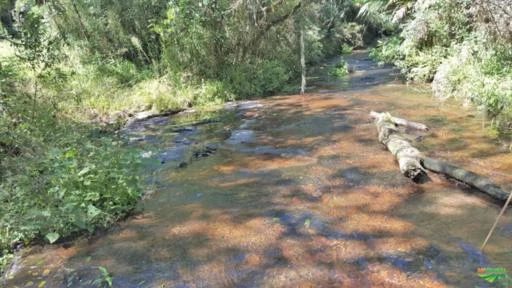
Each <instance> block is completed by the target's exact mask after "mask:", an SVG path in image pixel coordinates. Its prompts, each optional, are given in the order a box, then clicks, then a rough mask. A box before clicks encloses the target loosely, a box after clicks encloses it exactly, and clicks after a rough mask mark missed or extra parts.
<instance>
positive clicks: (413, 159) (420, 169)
mask: <svg viewBox="0 0 512 288" xmlns="http://www.w3.org/2000/svg"><path fill="white" fill-rule="evenodd" d="M370 116H371V117H372V118H373V119H376V126H377V131H378V132H379V142H381V143H382V144H384V145H386V147H387V148H388V150H389V151H390V152H391V153H392V154H393V155H394V156H395V157H396V159H397V161H398V165H399V167H400V172H401V173H402V174H403V175H405V176H406V177H408V178H411V179H413V180H415V181H416V180H417V179H419V177H420V176H421V175H424V174H425V173H426V171H425V169H427V170H430V171H433V172H435V173H440V174H443V175H446V176H448V177H450V178H453V179H455V180H457V181H460V182H463V183H465V184H467V185H469V186H471V187H474V188H476V189H478V190H480V191H482V192H484V193H486V194H488V195H490V196H491V197H493V198H495V199H498V200H501V201H505V200H507V198H508V196H509V193H508V192H506V191H504V190H503V189H501V188H500V187H499V186H498V185H496V184H494V183H493V182H492V181H491V180H490V179H488V178H485V177H483V176H480V175H478V174H476V173H474V172H471V171H468V170H465V169H462V168H460V167H457V166H455V165H452V164H450V163H447V162H444V161H441V160H437V159H433V158H428V157H424V156H423V155H422V154H421V152H420V151H419V150H418V149H416V148H415V147H413V146H412V145H411V144H410V143H409V141H407V140H406V139H405V138H404V137H403V136H401V135H400V131H399V130H398V128H397V125H402V126H407V127H410V128H414V129H418V130H423V131H426V130H428V127H427V126H426V125H424V124H421V123H417V122H411V121H407V120H405V119H402V118H397V117H393V116H391V115H390V114H389V113H378V112H374V111H372V112H371V113H370Z"/></svg>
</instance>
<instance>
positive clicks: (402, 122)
mask: <svg viewBox="0 0 512 288" xmlns="http://www.w3.org/2000/svg"><path fill="white" fill-rule="evenodd" d="M383 114H388V115H389V113H379V112H375V111H372V112H370V116H371V117H372V118H373V119H379V118H380V117H382V116H383ZM389 117H390V120H391V122H393V123H395V124H396V125H400V126H404V127H409V128H413V129H416V130H420V131H428V129H429V128H428V127H427V125H425V124H422V123H418V122H413V121H408V120H405V119H402V118H398V117H393V116H391V115H389Z"/></svg>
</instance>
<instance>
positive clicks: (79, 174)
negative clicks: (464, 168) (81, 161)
mask: <svg viewBox="0 0 512 288" xmlns="http://www.w3.org/2000/svg"><path fill="white" fill-rule="evenodd" d="M90 170H91V168H90V167H89V166H87V167H85V168H84V169H82V170H80V172H78V176H82V175H84V174H86V173H87V172H89V171H90Z"/></svg>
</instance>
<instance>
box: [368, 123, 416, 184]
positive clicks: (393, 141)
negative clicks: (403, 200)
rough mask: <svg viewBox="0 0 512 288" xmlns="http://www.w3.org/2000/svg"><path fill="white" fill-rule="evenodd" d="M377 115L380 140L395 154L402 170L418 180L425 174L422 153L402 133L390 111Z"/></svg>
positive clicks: (404, 173) (406, 174) (409, 176)
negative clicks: (421, 160) (421, 158)
mask: <svg viewBox="0 0 512 288" xmlns="http://www.w3.org/2000/svg"><path fill="white" fill-rule="evenodd" d="M375 116H376V119H377V121H376V125H377V130H378V132H379V141H380V142H381V143H382V144H384V145H385V146H386V147H387V148H388V150H389V151H390V152H391V154H393V155H394V156H395V157H396V159H397V161H398V165H399V167H400V172H401V173H402V174H403V175H404V176H406V177H408V178H411V179H412V180H414V181H416V180H418V179H419V177H421V176H422V175H424V174H425V170H424V169H423V167H422V166H421V163H420V161H419V159H420V156H421V153H420V151H419V150H418V149H416V148H414V147H413V146H412V145H411V144H410V143H409V142H408V141H407V140H406V139H405V138H404V137H402V136H401V135H400V131H399V130H398V129H397V127H396V125H395V123H394V121H393V117H392V116H391V115H389V114H388V113H379V115H375Z"/></svg>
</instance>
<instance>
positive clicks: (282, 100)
mask: <svg viewBox="0 0 512 288" xmlns="http://www.w3.org/2000/svg"><path fill="white" fill-rule="evenodd" d="M348 62H349V64H350V67H351V69H352V70H354V71H353V73H352V74H350V75H349V76H348V77H346V78H345V79H339V78H336V77H333V76H329V73H328V71H329V69H330V66H332V65H334V62H332V63H328V64H327V65H326V66H324V67H319V68H318V69H315V72H314V74H313V75H315V77H311V78H310V79H309V83H311V89H309V92H308V93H306V94H305V95H287V96H276V97H270V98H265V99H261V100H254V101H245V102H236V103H230V104H228V105H226V107H225V108H224V109H221V110H219V111H213V112H210V113H208V114H207V115H206V116H207V117H208V119H210V120H211V121H203V122H202V123H201V125H192V124H193V123H194V121H195V119H196V118H197V117H201V119H204V117H205V115H204V113H203V115H201V116H198V115H197V113H196V114H194V113H182V114H180V115H178V116H171V117H159V118H153V119H150V120H147V121H146V122H139V123H137V124H134V125H132V127H130V129H128V131H127V137H128V138H129V139H130V141H131V143H132V144H131V145H136V146H138V147H140V148H141V149H142V150H144V153H142V156H141V157H145V158H144V162H145V164H144V165H145V167H146V168H145V174H146V178H147V179H146V180H145V182H146V185H145V190H146V194H145V196H144V199H143V200H142V201H141V202H140V204H139V206H138V207H137V210H136V213H135V215H134V216H132V217H129V218H128V219H126V220H125V221H123V222H121V223H119V224H118V225H117V226H115V227H113V228H112V229H110V230H109V231H107V232H104V233H98V235H96V236H93V237H91V238H79V239H77V240H75V241H72V242H69V243H64V244H59V245H47V246H44V247H39V246H35V247H31V248H30V249H26V250H25V251H24V252H22V253H20V255H19V256H18V257H17V260H16V262H15V266H14V267H13V269H11V272H10V274H9V275H8V276H9V279H7V280H6V282H5V284H6V286H7V287H16V286H18V287H103V286H105V285H108V284H107V283H108V281H110V280H111V281H112V282H113V286H114V287H489V286H487V285H486V283H485V282H483V280H481V279H480V278H479V277H478V275H477V274H476V269H477V268H478V267H504V268H507V269H508V270H509V271H512V241H511V238H512V215H511V214H510V213H507V214H505V216H504V217H503V218H502V220H501V222H500V224H499V225H498V228H497V230H496V231H495V233H494V235H493V237H492V238H491V240H490V242H489V243H488V246H487V248H486V250H485V253H481V252H480V251H479V249H478V247H479V246H480V245H481V243H482V241H483V240H484V238H485V236H486V234H487V232H488V230H489V228H490V227H491V225H492V223H493V221H494V219H495V218H496V216H497V214H498V212H499V210H500V203H497V202H495V201H493V200H492V199H490V198H489V197H487V196H486V195H483V194H482V193H480V192H478V191H475V190H472V189H469V188H468V187H465V186H464V185H462V184H460V183H456V182H454V181H451V180H448V179H445V178H444V177H442V176H439V175H434V174H432V173H431V174H430V177H431V181H430V182H427V183H424V184H415V183H412V182H411V181H410V180H409V179H407V178H405V177H403V176H402V175H400V173H399V170H398V167H397V163H396V162H395V160H394V157H393V156H392V155H391V154H390V153H389V152H388V151H386V149H385V147H383V146H382V145H381V144H379V143H378V141H377V132H376V128H375V126H374V124H373V123H372V122H371V121H370V120H369V115H368V114H369V112H370V111H371V110H375V111H389V112H391V113H392V114H393V115H395V116H398V117H402V118H406V119H409V120H413V121H417V122H422V123H425V124H427V125H428V126H430V127H431V129H430V131H429V132H427V133H419V132H414V131H410V134H409V136H408V137H410V139H411V141H412V143H413V145H415V146H416V147H418V148H419V149H420V150H421V151H423V152H424V153H425V154H426V155H428V156H430V157H435V158H440V159H443V160H447V161H449V162H452V163H455V164H457V165H460V166H463V167H465V168H467V169H469V170H472V171H474V172H477V173H480V174H481V175H484V176H488V177H490V178H491V179H493V180H494V181H495V182H496V183H498V184H500V185H502V187H504V188H506V189H509V190H510V189H512V185H511V183H512V175H511V173H510V171H512V153H510V151H509V150H508V149H507V147H506V146H505V145H504V144H503V143H501V142H500V141H498V140H496V139H494V138H492V137H490V136H489V135H488V132H487V130H486V129H484V128H482V118H481V115H480V114H479V113H477V112H475V110H474V109H471V108H464V107H462V105H461V104H460V103H458V102H450V101H448V102H444V103H441V102H438V101H437V100H436V99H434V98H432V96H431V93H430V91H429V87H420V86H414V85H406V84H404V83H403V82H402V81H400V80H399V74H398V73H397V71H396V70H395V69H394V68H392V67H388V66H384V67H379V66H377V65H376V64H374V63H373V62H372V61H371V60H369V59H368V57H367V54H366V53H364V52H357V51H356V52H355V53H354V54H353V55H351V56H349V57H348ZM196 124H197V123H196ZM98 267H104V268H105V269H106V271H108V275H106V274H105V273H103V272H105V271H103V272H102V271H101V269H99V268H98ZM102 281H103V282H102Z"/></svg>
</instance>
